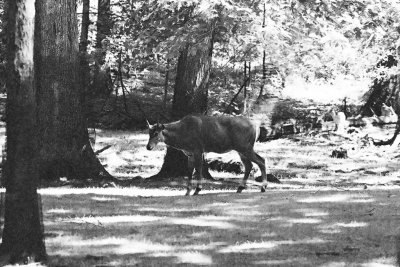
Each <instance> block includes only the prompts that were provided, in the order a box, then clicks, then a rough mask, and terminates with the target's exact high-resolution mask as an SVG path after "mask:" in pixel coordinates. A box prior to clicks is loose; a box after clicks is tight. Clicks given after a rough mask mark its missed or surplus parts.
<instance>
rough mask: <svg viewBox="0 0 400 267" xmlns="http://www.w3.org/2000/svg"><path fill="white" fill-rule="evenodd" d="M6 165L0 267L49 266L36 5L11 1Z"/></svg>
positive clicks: (29, 0) (8, 11)
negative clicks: (41, 191) (40, 188)
mask: <svg viewBox="0 0 400 267" xmlns="http://www.w3.org/2000/svg"><path fill="white" fill-rule="evenodd" d="M6 12H7V16H6V17H7V18H6V21H7V28H6V29H7V37H8V39H7V41H8V43H7V55H8V57H7V80H6V86H7V109H6V123H7V128H6V133H7V161H6V164H5V169H4V178H3V179H4V185H5V187H6V193H5V216H4V230H3V236H2V243H1V246H0V264H1V266H4V265H5V264H7V263H12V264H15V263H25V264H26V263H29V262H32V261H45V260H46V248H45V244H44V236H43V225H42V222H41V211H40V200H39V199H40V198H39V196H38V194H37V183H38V179H39V169H38V165H37V160H38V153H37V152H38V131H37V117H36V114H37V112H36V111H37V109H36V108H37V104H36V93H37V91H36V88H35V83H34V30H35V29H34V28H35V1H34V0H9V1H7V8H6Z"/></svg>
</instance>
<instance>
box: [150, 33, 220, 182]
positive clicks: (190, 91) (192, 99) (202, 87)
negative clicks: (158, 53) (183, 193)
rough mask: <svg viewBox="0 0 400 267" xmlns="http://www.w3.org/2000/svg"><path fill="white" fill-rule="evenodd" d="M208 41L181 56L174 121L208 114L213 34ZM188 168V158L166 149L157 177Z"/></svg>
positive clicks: (188, 46) (185, 172)
mask: <svg viewBox="0 0 400 267" xmlns="http://www.w3.org/2000/svg"><path fill="white" fill-rule="evenodd" d="M205 42H206V43H205V45H200V46H196V47H193V46H191V45H189V44H188V45H186V46H185V48H184V49H183V50H182V51H181V53H180V56H179V59H178V66H177V73H176V81H175V88H174V98H173V103H172V115H173V118H174V119H175V120H178V119H181V118H182V117H184V116H185V115H188V114H191V113H200V114H204V113H206V112H207V102H208V79H209V76H210V70H211V59H212V50H213V42H214V40H213V33H211V36H210V37H209V38H207V39H206V40H205ZM186 166H187V157H186V156H185V155H184V154H183V153H182V152H181V151H178V150H175V149H173V148H167V153H166V155H165V158H164V164H163V166H162V168H161V170H160V172H159V173H158V174H157V175H156V176H155V177H160V178H161V177H171V176H184V175H187V168H186Z"/></svg>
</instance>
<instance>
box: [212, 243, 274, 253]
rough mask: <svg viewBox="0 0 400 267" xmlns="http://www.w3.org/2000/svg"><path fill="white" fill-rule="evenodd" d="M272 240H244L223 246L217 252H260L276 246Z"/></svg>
mask: <svg viewBox="0 0 400 267" xmlns="http://www.w3.org/2000/svg"><path fill="white" fill-rule="evenodd" d="M277 246H278V244H276V243H275V242H273V241H263V242H246V243H242V244H236V245H231V246H227V247H224V248H222V249H220V250H219V251H218V252H219V253H262V252H265V251H270V250H272V249H274V248H275V247H277Z"/></svg>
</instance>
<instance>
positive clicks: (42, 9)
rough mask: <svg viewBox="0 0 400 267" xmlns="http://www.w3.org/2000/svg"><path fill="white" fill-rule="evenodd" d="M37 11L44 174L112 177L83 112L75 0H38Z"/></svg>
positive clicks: (42, 166) (39, 113)
mask: <svg viewBox="0 0 400 267" xmlns="http://www.w3.org/2000/svg"><path fill="white" fill-rule="evenodd" d="M37 10H38V18H37V20H36V23H37V34H36V35H35V38H36V42H37V44H38V46H37V47H36V51H35V52H36V54H35V55H36V58H35V60H36V62H37V64H36V65H35V66H36V69H35V71H36V74H37V76H36V78H37V86H38V92H37V96H36V97H37V99H38V123H39V136H40V137H41V138H40V166H41V177H43V178H45V179H48V180H54V179H58V178H59V177H67V178H74V179H89V178H91V179H98V178H110V175H109V174H108V173H107V172H106V171H105V170H104V167H103V166H102V165H101V164H100V162H99V160H98V159H97V158H96V156H95V154H94V152H93V150H92V147H91V146H90V143H89V137H88V131H87V128H86V124H85V118H84V116H83V111H82V109H83V108H82V95H83V90H82V88H81V84H80V82H81V77H80V76H79V66H80V61H79V55H78V54H79V51H78V38H77V36H78V35H77V34H78V27H77V20H76V9H75V0H60V1H53V0H42V1H38V3H37Z"/></svg>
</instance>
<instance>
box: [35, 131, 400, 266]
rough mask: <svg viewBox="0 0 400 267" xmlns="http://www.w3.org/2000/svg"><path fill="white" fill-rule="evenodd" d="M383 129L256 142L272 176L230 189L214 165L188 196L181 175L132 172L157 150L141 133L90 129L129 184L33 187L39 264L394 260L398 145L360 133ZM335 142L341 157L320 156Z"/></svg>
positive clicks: (229, 178)
mask: <svg viewBox="0 0 400 267" xmlns="http://www.w3.org/2000/svg"><path fill="white" fill-rule="evenodd" d="M392 131H393V129H389V128H381V129H375V128H374V129H364V130H363V132H359V133H353V134H352V135H346V136H344V137H343V136H337V135H334V134H319V135H316V136H296V137H293V138H290V139H279V140H275V141H271V142H268V143H262V144H256V150H257V151H258V152H259V153H260V154H261V155H262V156H264V157H265V158H266V159H267V165H268V167H269V172H270V173H273V174H275V175H276V176H277V177H278V178H279V179H280V180H281V182H282V184H271V183H270V184H269V185H268V189H267V192H266V193H260V192H259V188H258V186H257V183H255V182H254V179H252V181H250V182H251V183H250V184H249V186H248V188H247V190H245V191H244V193H242V194H236V193H235V191H236V188H237V185H238V182H239V181H240V180H239V178H241V177H242V174H239V175H238V174H232V173H217V172H213V173H212V174H213V176H214V178H215V179H216V181H213V182H207V183H206V184H205V185H204V190H203V191H201V195H199V196H195V197H193V196H192V197H185V196H183V195H184V193H185V185H184V184H185V182H184V180H183V179H180V178H178V179H166V180H164V181H148V180H146V179H142V178H141V177H149V176H151V175H152V174H155V173H157V171H158V170H159V168H160V166H161V164H162V159H163V155H164V149H165V147H163V146H160V147H159V148H158V149H157V150H155V151H147V150H146V149H145V144H146V142H147V135H146V133H145V132H128V131H119V132H115V131H98V133H97V142H96V149H100V148H102V147H104V146H105V145H109V144H111V145H112V147H111V148H110V149H108V150H106V151H105V152H103V153H102V154H101V155H100V156H101V160H102V162H103V163H104V164H106V166H107V169H108V170H109V171H110V172H111V173H112V174H113V175H115V176H116V177H118V178H120V179H125V180H126V181H129V182H130V184H131V185H130V186H128V187H124V188H122V187H115V188H113V187H111V188H71V187H70V186H68V185H65V186H64V187H62V188H43V189H41V190H40V193H41V195H42V202H43V215H44V227H45V233H46V247H47V251H48V254H49V266H197V265H209V266H257V265H259V266H396V251H398V250H397V249H396V240H397V243H398V240H399V239H398V238H399V235H400V207H399V206H400V186H399V176H400V171H399V167H400V166H399V162H398V161H399V159H398V156H399V154H400V151H399V150H398V148H390V147H375V146H373V145H371V144H370V142H369V141H370V139H369V138H368V136H374V135H375V136H376V137H381V138H385V137H388V136H390V135H391V133H392ZM366 134H368V136H367V137H366V136H365V135H366ZM338 147H342V148H345V149H347V150H348V155H349V158H348V159H336V158H331V157H330V155H331V151H332V150H333V149H336V148H338ZM209 157H217V155H209ZM235 157H236V158H235ZM222 158H223V159H225V160H226V159H229V158H232V159H233V160H235V159H238V157H237V156H236V155H235V154H234V153H230V154H225V155H223V156H222ZM183 167H184V166H183ZM255 171H256V172H255V173H254V176H258V175H259V171H258V170H255Z"/></svg>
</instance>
